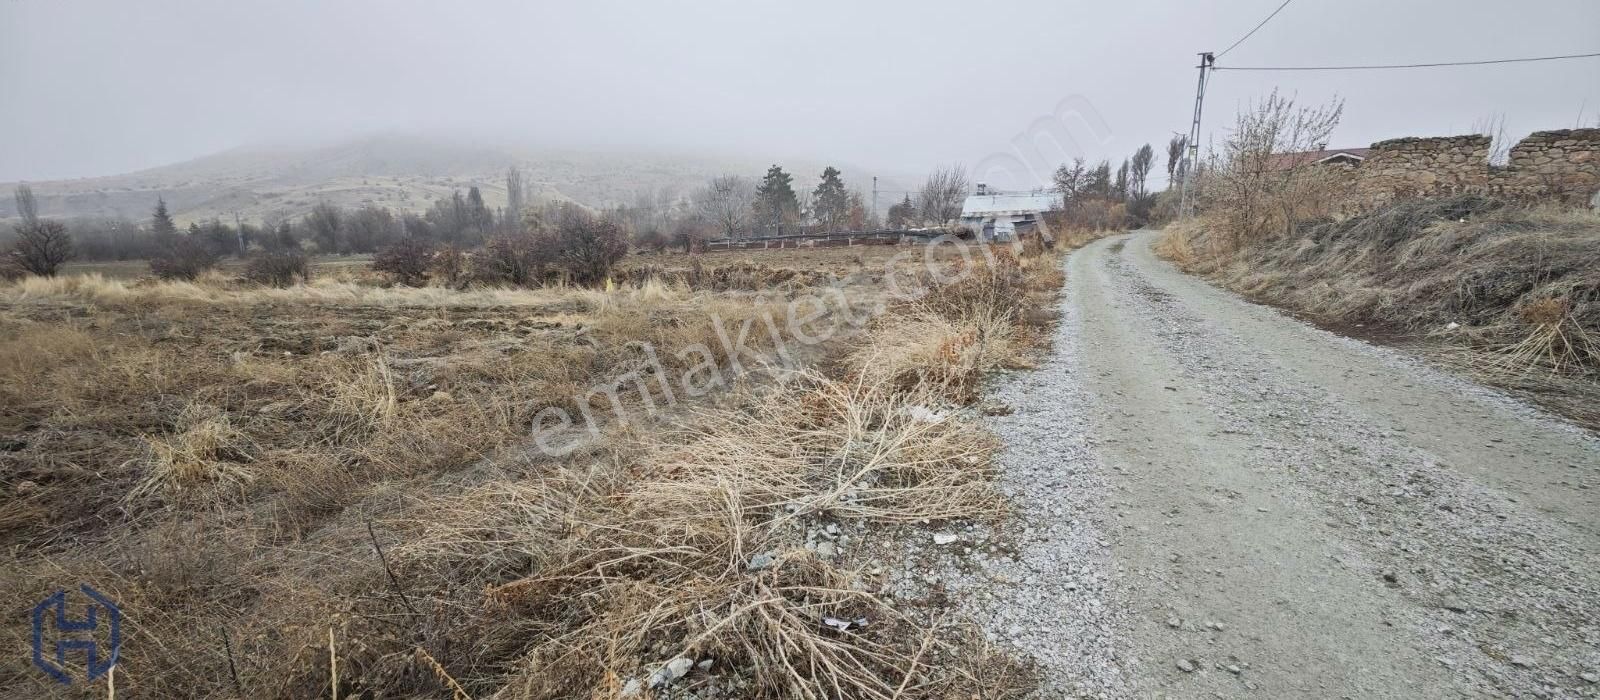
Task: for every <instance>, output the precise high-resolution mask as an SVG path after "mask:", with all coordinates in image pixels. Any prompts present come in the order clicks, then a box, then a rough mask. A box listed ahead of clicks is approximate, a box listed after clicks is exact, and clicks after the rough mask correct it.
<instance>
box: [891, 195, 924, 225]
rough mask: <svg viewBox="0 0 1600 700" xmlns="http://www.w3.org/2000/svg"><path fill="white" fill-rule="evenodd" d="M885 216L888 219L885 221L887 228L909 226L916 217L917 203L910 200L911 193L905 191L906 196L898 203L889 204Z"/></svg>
mask: <svg viewBox="0 0 1600 700" xmlns="http://www.w3.org/2000/svg"><path fill="white" fill-rule="evenodd" d="M887 216H888V221H887V222H886V223H887V224H888V226H889V228H892V229H900V228H905V227H907V226H910V225H911V222H912V221H914V220H915V219H916V218H917V205H915V204H913V203H912V202H911V194H910V193H907V194H906V198H905V199H903V200H901V201H900V203H899V204H893V205H890V206H889V213H888V215H887Z"/></svg>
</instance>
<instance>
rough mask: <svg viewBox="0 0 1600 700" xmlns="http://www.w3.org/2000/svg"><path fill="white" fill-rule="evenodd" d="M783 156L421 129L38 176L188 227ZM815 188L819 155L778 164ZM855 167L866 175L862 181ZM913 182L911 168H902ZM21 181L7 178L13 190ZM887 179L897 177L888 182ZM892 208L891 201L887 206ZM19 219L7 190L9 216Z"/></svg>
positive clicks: (618, 191)
mask: <svg viewBox="0 0 1600 700" xmlns="http://www.w3.org/2000/svg"><path fill="white" fill-rule="evenodd" d="M772 162H773V161H770V160H761V159H755V158H726V157H724V158H718V157H702V156H693V155H683V154H658V153H622V152H584V151H576V150H572V151H561V150H553V149H531V148H526V147H499V146H491V145H485V144H483V143H481V142H471V141H452V140H448V139H439V138H429V137H415V136H374V137H367V138H361V139H355V140H350V141H344V142H339V143H334V144H331V145H319V146H309V147H308V146H298V147H284V148H262V147H254V148H238V149H233V150H229V151H224V152H221V153H217V154H213V155H209V156H202V157H200V158H195V159H193V160H188V161H184V162H181V163H174V164H171V165H164V166H159V167H155V168H151V169H148V170H141V171H138V172H133V173H127V174H124V175H111V176H104V177H92V178H79V179H72V180H53V181H40V182H30V183H29V185H30V186H32V188H33V190H34V194H35V196H36V197H37V198H38V202H39V209H40V214H41V215H43V216H47V217H56V218H74V217H113V218H123V219H130V220H135V221H142V220H143V219H145V218H148V217H149V215H150V211H151V208H152V207H153V206H154V205H155V201H156V198H157V197H161V198H164V199H165V200H166V202H167V205H168V207H169V208H170V209H171V211H172V212H173V215H174V217H175V218H176V219H177V220H178V221H179V223H181V224H186V223H188V222H191V221H201V220H206V219H210V218H212V217H217V218H221V219H225V220H232V219H233V217H234V216H235V214H236V213H237V215H238V216H240V217H242V218H243V219H245V220H246V221H262V220H270V219H281V218H286V217H298V216H301V215H303V214H305V213H306V212H309V211H310V210H311V208H312V207H313V206H315V205H316V204H317V202H319V201H327V202H330V203H333V204H337V205H339V206H342V207H352V208H353V207H360V206H363V205H366V204H374V205H378V206H383V207H388V208H391V209H397V210H404V211H422V210H425V209H427V208H428V206H429V205H430V204H431V203H432V202H433V201H434V200H435V199H438V198H440V197H448V196H449V195H450V193H451V192H452V191H454V190H458V189H459V190H465V189H466V188H468V187H471V186H474V185H476V186H478V187H479V188H480V190H481V191H482V193H483V197H484V200H485V201H486V202H487V203H488V204H489V206H491V207H497V206H503V205H504V204H505V202H506V192H505V172H506V170H507V168H510V167H512V166H516V167H518V168H520V169H521V170H522V172H523V181H524V182H525V183H527V185H528V186H529V187H530V189H531V190H532V191H533V198H534V201H536V202H538V201H574V202H578V203H581V204H584V205H587V206H591V207H609V206H615V205H617V204H631V203H633V202H634V201H635V199H636V197H637V196H638V195H639V194H640V193H642V192H643V193H656V192H658V191H661V190H662V189H663V188H667V189H669V190H674V191H676V192H679V193H682V194H688V193H689V192H692V191H693V190H694V189H695V188H697V187H699V186H700V185H702V184H704V182H705V181H706V180H708V179H710V178H712V177H714V176H716V175H721V174H724V173H737V174H741V175H747V176H749V177H751V178H756V177H758V176H760V174H761V173H762V172H764V171H765V170H766V168H767V166H769V165H771V164H772ZM777 162H778V163H779V164H780V165H783V166H784V168H785V169H786V170H788V171H789V172H790V173H793V174H794V176H795V185H796V187H795V189H796V190H797V191H806V190H802V186H804V187H805V188H806V189H807V190H808V189H809V187H810V186H811V184H808V183H812V182H813V181H814V180H815V179H816V178H817V176H818V174H819V173H820V172H821V170H822V168H823V164H822V163H821V162H820V161H817V162H801V161H782V160H780V161H777ZM834 165H837V166H838V167H840V168H842V169H844V170H845V178H846V182H847V183H849V184H850V185H852V186H859V187H861V188H862V189H863V190H866V191H870V189H871V174H868V173H862V172H860V171H857V172H854V173H852V170H851V168H850V167H849V166H846V165H842V164H837V163H834ZM852 175H854V176H855V177H854V178H852ZM889 180H892V181H894V182H897V183H900V184H897V185H894V186H895V187H898V188H902V189H903V188H905V187H907V186H908V185H907V184H906V183H908V182H910V179H909V178H905V177H898V178H897V177H892V176H891V177H890V178H889ZM15 184H16V183H4V184H0V187H3V188H4V189H5V190H6V191H8V192H9V190H10V189H11V188H12V187H13V186H14V185H15ZM885 186H886V187H887V186H888V185H885ZM882 206H883V207H885V208H886V207H887V206H888V203H884V204H882ZM15 216H16V211H15V204H14V203H13V202H12V201H11V197H9V196H6V197H3V198H0V218H12V217H15Z"/></svg>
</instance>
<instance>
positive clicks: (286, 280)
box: [244, 248, 311, 288]
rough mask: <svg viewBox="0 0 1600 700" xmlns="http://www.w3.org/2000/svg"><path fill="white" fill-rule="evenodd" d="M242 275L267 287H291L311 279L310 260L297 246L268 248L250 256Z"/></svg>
mask: <svg viewBox="0 0 1600 700" xmlns="http://www.w3.org/2000/svg"><path fill="white" fill-rule="evenodd" d="M244 277H245V279H247V280H250V281H251V282H255V283H256V284H262V285H266V286H268V287H279V288H283V287H291V286H294V285H295V284H297V283H298V284H305V283H306V282H310V281H311V261H310V259H309V258H307V257H306V255H305V253H303V252H301V251H300V249H298V248H285V249H282V250H268V251H262V252H259V253H256V254H254V255H252V256H250V262H249V263H248V264H246V265H245V268H244Z"/></svg>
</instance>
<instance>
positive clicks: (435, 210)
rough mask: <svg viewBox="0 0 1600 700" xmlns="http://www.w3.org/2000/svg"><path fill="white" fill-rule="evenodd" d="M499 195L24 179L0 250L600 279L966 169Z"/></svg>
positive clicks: (831, 214) (931, 186)
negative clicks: (884, 186)
mask: <svg viewBox="0 0 1600 700" xmlns="http://www.w3.org/2000/svg"><path fill="white" fill-rule="evenodd" d="M505 186H506V192H507V204H506V206H504V207H490V206H488V205H487V204H486V203H485V201H484V198H483V194H482V191H481V190H480V189H479V187H477V186H472V187H469V188H467V189H466V190H465V191H464V192H463V191H460V190H457V191H455V192H453V193H452V194H451V195H450V196H448V197H441V198H439V199H438V200H436V201H434V202H433V203H432V204H431V205H430V206H429V208H428V209H427V210H426V211H424V212H421V213H416V212H404V211H401V212H396V211H393V210H390V209H387V208H384V207H380V206H374V205H365V206H362V207H359V208H353V209H351V208H344V207H340V206H338V205H335V204H332V203H329V202H326V201H324V202H319V203H317V204H316V205H315V206H313V207H312V209H311V211H309V212H307V213H306V214H304V215H303V216H300V217H298V218H276V217H271V218H268V219H267V220H265V221H261V222H259V223H254V222H245V221H242V220H240V219H238V218H236V219H235V221H234V222H231V223H230V222H227V221H225V220H222V219H221V218H215V217H214V218H212V219H209V220H205V221H199V222H193V223H190V224H189V225H188V226H187V227H186V228H181V229H180V227H179V226H178V225H177V223H176V222H175V221H174V219H173V216H172V214H171V212H170V210H169V208H168V206H167V203H166V201H165V199H163V198H161V197H159V196H158V197H157V198H156V201H155V203H154V206H153V207H152V209H151V214H150V218H149V219H148V220H147V221H145V222H138V223H136V222H132V221H127V220H120V219H105V218H79V219H72V220H68V221H65V222H63V221H55V220H48V219H44V218H42V217H40V216H39V215H38V206H37V202H36V200H35V197H34V194H33V191H32V189H31V188H29V187H28V186H27V185H19V186H18V187H17V189H16V191H15V192H14V197H15V198H16V201H17V211H18V212H19V213H20V215H21V222H20V223H18V224H17V225H16V226H14V227H13V229H14V240H13V241H12V243H11V245H10V249H9V252H8V253H7V255H6V258H5V265H4V267H5V269H6V270H7V271H8V273H10V274H36V275H46V276H48V275H54V274H56V273H57V272H58V271H59V269H60V267H61V265H62V264H64V263H65V262H67V261H69V260H74V259H77V260H95V261H104V260H141V259H142V260H147V261H149V264H150V270H151V273H152V274H154V275H156V276H159V277H162V278H167V279H195V278H196V277H198V276H199V275H200V274H202V273H203V272H204V271H205V270H208V269H211V268H212V267H214V266H216V265H217V264H218V262H219V261H221V260H222V259H225V258H228V257H238V258H248V259H249V260H250V261H251V262H250V265H249V266H248V267H247V271H248V272H247V275H248V276H252V277H255V278H259V279H260V280H261V281H264V282H266V283H271V284H288V283H292V282H293V281H294V280H296V279H306V278H308V277H309V275H310V265H309V263H308V262H307V258H308V256H310V255H315V254H341V255H342V254H374V256H375V257H374V261H375V265H374V266H375V267H376V268H378V269H379V270H380V271H383V272H387V273H389V274H391V275H392V276H393V277H394V278H395V280H396V281H397V282H400V283H405V284H420V283H425V282H428V281H430V280H439V281H443V282H444V283H450V284H454V283H462V282H465V281H469V280H471V281H500V282H506V283H511V284H519V285H520V284H540V283H543V282H545V281H548V280H549V279H550V278H551V277H552V276H559V277H560V278H562V279H566V280H570V281H574V282H577V283H582V284H592V283H597V280H599V279H603V277H604V275H605V274H606V272H607V271H608V270H609V268H610V265H612V264H614V263H615V261H616V260H617V259H620V258H621V256H622V255H624V254H626V252H627V250H628V249H629V246H630V244H631V246H632V247H634V248H638V249H646V250H662V249H665V248H667V247H669V246H679V247H681V248H682V249H684V250H686V251H688V250H693V249H695V248H696V247H697V246H699V245H702V244H703V242H704V241H705V240H708V239H711V238H744V237H750V236H762V235H782V234H785V233H802V232H818V231H864V230H875V229H881V228H883V227H884V226H889V227H893V228H907V227H914V226H925V225H933V226H936V225H944V224H946V223H948V222H950V221H952V220H953V219H955V218H956V217H957V216H959V215H960V212H961V205H962V202H963V200H964V199H965V198H966V196H967V194H968V190H969V189H970V187H969V182H968V179H967V176H966V173H965V171H964V170H963V169H962V168H961V167H959V166H949V167H941V168H939V169H937V170H936V171H935V172H933V173H932V174H930V175H929V176H928V178H927V180H926V181H925V182H924V183H923V185H922V187H921V188H920V189H919V190H918V191H917V192H916V196H915V198H913V196H912V194H911V193H907V194H906V195H905V197H904V199H903V200H902V201H901V202H899V203H897V204H893V205H891V206H889V207H888V215H887V217H879V216H877V215H876V214H875V213H874V212H873V211H872V210H871V206H870V204H869V202H868V200H867V198H866V195H865V194H864V193H863V192H862V191H861V190H860V189H858V188H851V187H849V186H847V185H846V183H845V179H844V174H843V172H841V171H840V170H839V169H838V168H835V167H832V166H829V167H826V168H825V169H824V170H823V171H822V173H821V176H820V178H819V180H818V183H817V185H816V186H815V187H814V188H811V190H810V191H809V192H807V193H805V194H802V193H801V192H799V191H797V189H796V187H795V184H794V176H793V175H791V174H790V173H788V172H787V171H785V170H784V168H783V167H782V166H779V165H773V166H772V167H770V168H769V169H768V170H767V172H766V173H765V174H764V175H763V176H762V177H761V178H759V179H753V178H747V177H744V176H739V175H722V176H718V177H714V178H712V179H711V180H710V181H709V182H707V183H705V185H703V186H702V187H700V188H698V189H696V190H694V191H693V192H692V193H690V194H689V195H688V196H685V197H678V196H675V195H672V194H670V193H665V192H662V193H656V195H655V196H653V197H651V196H647V195H641V196H640V197H638V198H636V202H635V204H634V205H631V206H630V205H619V206H616V207H612V208H610V209H604V210H601V211H598V212H595V211H591V210H588V209H586V208H584V207H581V206H579V205H576V204H572V203H558V202H546V203H542V204H538V205H535V204H532V203H531V202H532V197H530V196H529V195H530V193H529V189H528V187H527V185H526V184H525V183H524V181H523V178H522V174H521V172H520V171H519V170H517V169H516V168H511V169H510V170H508V171H507V173H506V176H505Z"/></svg>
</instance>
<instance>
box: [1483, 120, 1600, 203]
mask: <svg viewBox="0 0 1600 700" xmlns="http://www.w3.org/2000/svg"><path fill="white" fill-rule="evenodd" d="M1491 170H1492V173H1491V176H1490V179H1489V184H1490V188H1491V190H1492V191H1493V192H1494V193H1495V194H1500V195H1502V196H1508V197H1514V198H1529V197H1533V198H1541V197H1561V198H1566V199H1582V200H1588V199H1589V198H1590V197H1591V196H1592V195H1593V194H1594V193H1595V192H1596V191H1600V129H1561V130H1559V131H1535V132H1533V135H1531V136H1529V137H1528V138H1525V139H1523V140H1521V141H1519V142H1517V145H1515V146H1512V147H1511V153H1510V157H1509V159H1508V162H1507V163H1506V165H1505V167H1500V168H1492V169H1491Z"/></svg>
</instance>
